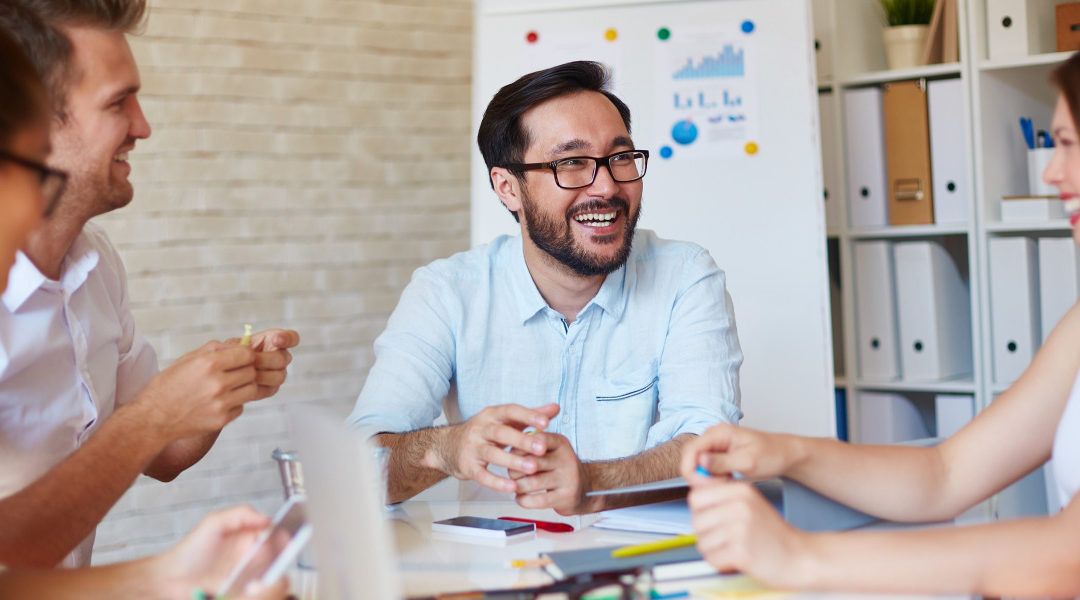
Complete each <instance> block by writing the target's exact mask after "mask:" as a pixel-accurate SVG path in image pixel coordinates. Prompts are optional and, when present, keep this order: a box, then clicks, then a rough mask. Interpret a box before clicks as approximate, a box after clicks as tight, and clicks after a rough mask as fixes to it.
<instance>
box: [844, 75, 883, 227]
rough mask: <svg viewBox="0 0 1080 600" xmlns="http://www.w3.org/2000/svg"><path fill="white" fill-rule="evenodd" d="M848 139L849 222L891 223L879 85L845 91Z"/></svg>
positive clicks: (867, 223) (860, 224)
mask: <svg viewBox="0 0 1080 600" xmlns="http://www.w3.org/2000/svg"><path fill="white" fill-rule="evenodd" d="M844 140H845V142H846V145H845V147H846V149H847V166H848V169H847V180H848V185H847V204H848V217H849V219H848V223H849V224H850V226H851V227H883V226H885V225H888V224H889V213H888V194H887V187H886V183H885V128H884V125H883V121H882V113H881V90H880V89H879V88H876V87H870V88H862V89H855V90H846V91H844Z"/></svg>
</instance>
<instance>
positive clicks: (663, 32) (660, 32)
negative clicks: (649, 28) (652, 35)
mask: <svg viewBox="0 0 1080 600" xmlns="http://www.w3.org/2000/svg"><path fill="white" fill-rule="evenodd" d="M656 37H658V38H660V41H662V42H666V41H667V39H668V38H669V37H671V30H670V29H668V28H667V27H661V28H660V29H657V30H656Z"/></svg>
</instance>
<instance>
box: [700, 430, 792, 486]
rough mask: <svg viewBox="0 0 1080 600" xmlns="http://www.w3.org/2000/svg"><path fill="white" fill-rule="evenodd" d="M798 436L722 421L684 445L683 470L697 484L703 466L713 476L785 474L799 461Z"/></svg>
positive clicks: (769, 476)
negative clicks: (795, 440) (796, 439)
mask: <svg viewBox="0 0 1080 600" xmlns="http://www.w3.org/2000/svg"><path fill="white" fill-rule="evenodd" d="M794 439H795V438H793V437H791V436H786V435H784V434H775V433H765V432H762V431H756V430H753V429H748V428H745V427H739V426H737V425H731V424H728V423H721V424H719V425H715V426H713V427H710V428H709V429H708V430H707V431H705V433H703V434H701V435H700V436H699V437H697V438H695V439H693V440H691V441H690V442H688V443H687V444H686V445H685V446H684V447H683V455H682V461H681V463H680V467H679V469H680V473H681V474H682V476H683V477H685V478H686V480H687V481H689V482H690V483H691V485H693V483H694V482H695V481H700V480H702V475H701V472H700V471H698V470H697V468H698V467H701V468H703V469H704V470H705V472H707V473H708V474H709V475H710V476H711V477H712V478H720V479H742V478H745V479H748V480H750V481H759V480H762V479H769V478H771V477H778V476H781V475H784V474H785V473H786V472H787V471H788V470H789V469H790V468H791V466H792V464H793V463H794V462H795V460H796V457H797V452H796V448H795V447H794V444H793V443H792V442H793V440H794Z"/></svg>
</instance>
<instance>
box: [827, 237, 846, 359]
mask: <svg viewBox="0 0 1080 600" xmlns="http://www.w3.org/2000/svg"><path fill="white" fill-rule="evenodd" d="M826 247H827V251H826V253H827V255H828V259H829V312H830V314H831V316H832V343H833V373H834V374H835V375H836V376H837V377H842V376H843V375H844V373H845V369H844V366H845V365H844V314H843V295H842V293H841V292H842V290H841V288H840V243H839V241H838V240H835V239H831V240H828V242H827V243H826Z"/></svg>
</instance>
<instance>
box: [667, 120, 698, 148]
mask: <svg viewBox="0 0 1080 600" xmlns="http://www.w3.org/2000/svg"><path fill="white" fill-rule="evenodd" d="M697 136H698V128H697V125H694V122H693V121H691V120H690V119H683V120H682V121H679V122H678V123H675V126H674V127H672V128H671V139H673V140H675V141H676V142H678V143H679V144H682V145H683V146H687V145H689V144H693V143H694V140H696V139H697Z"/></svg>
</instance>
